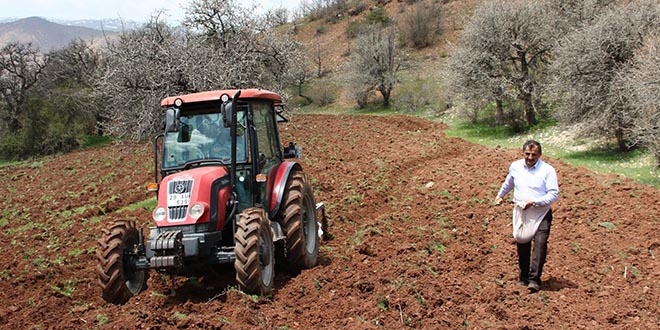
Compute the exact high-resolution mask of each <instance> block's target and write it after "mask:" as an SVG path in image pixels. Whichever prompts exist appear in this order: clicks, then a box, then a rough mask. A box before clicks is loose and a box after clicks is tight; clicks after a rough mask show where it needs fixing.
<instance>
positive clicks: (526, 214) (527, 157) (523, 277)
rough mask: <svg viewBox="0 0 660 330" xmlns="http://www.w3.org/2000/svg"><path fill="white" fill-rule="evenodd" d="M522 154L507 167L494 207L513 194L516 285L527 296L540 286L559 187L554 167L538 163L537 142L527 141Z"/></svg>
mask: <svg viewBox="0 0 660 330" xmlns="http://www.w3.org/2000/svg"><path fill="white" fill-rule="evenodd" d="M522 150H523V159H519V160H517V161H514V162H513V163H511V166H509V173H508V174H507V176H506V178H505V179H504V182H503V183H502V187H501V188H500V190H499V192H498V193H497V197H496V198H495V205H500V204H501V203H502V199H503V198H504V196H506V194H508V193H509V192H510V191H511V190H513V202H514V207H513V237H514V239H515V240H516V246H517V250H518V267H519V268H520V274H519V282H518V284H519V285H525V286H527V288H528V289H529V291H530V292H537V291H539V290H540V287H541V284H542V283H541V275H542V273H543V265H544V264H545V259H546V255H547V252H548V236H550V227H551V225H552V209H551V204H552V203H554V202H556V201H557V199H558V198H559V183H558V180H557V173H556V172H555V169H554V167H552V166H551V165H550V164H548V163H545V162H544V161H542V160H541V154H542V153H541V144H540V143H539V142H537V141H534V140H529V141H527V142H525V144H523V147H522ZM532 241H533V242H534V243H533V244H534V248H533V250H532ZM530 259H531V260H530ZM530 261H531V263H530Z"/></svg>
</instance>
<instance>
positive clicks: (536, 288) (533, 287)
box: [527, 281, 541, 293]
mask: <svg viewBox="0 0 660 330" xmlns="http://www.w3.org/2000/svg"><path fill="white" fill-rule="evenodd" d="M527 289H529V292H531V293H535V292H538V291H539V290H540V289H541V287H540V286H539V284H538V283H536V282H535V281H529V284H528V285H527Z"/></svg>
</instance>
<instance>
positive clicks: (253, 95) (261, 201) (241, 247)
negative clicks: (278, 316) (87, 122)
mask: <svg viewBox="0 0 660 330" xmlns="http://www.w3.org/2000/svg"><path fill="white" fill-rule="evenodd" d="M160 105H161V107H162V108H164V112H165V119H164V133H163V134H160V135H159V136H158V137H156V139H155V140H154V146H155V147H154V149H155V172H156V182H158V181H159V178H161V179H160V182H159V183H158V184H153V187H152V190H154V191H156V194H157V200H158V205H157V206H156V208H155V209H154V210H153V212H152V217H153V220H154V222H155V226H153V227H150V228H149V235H148V237H146V239H145V237H144V236H143V233H142V230H141V229H140V228H138V227H137V226H136V224H135V221H117V222H114V223H113V224H112V225H110V226H109V227H108V228H106V229H104V230H103V235H102V238H101V239H100V240H99V245H100V246H99V250H98V253H97V259H98V265H97V273H98V277H99V283H100V285H101V289H102V294H103V299H105V300H106V301H108V302H110V303H114V304H124V303H126V302H127V301H128V300H129V299H130V298H131V297H132V296H134V295H136V294H138V293H140V292H141V291H143V290H145V289H146V283H147V278H148V274H149V273H148V272H149V270H156V271H158V272H161V273H165V274H169V275H172V276H174V275H184V276H199V275H204V274H206V273H208V272H209V271H210V269H211V268H212V266H213V265H219V264H227V263H233V264H234V268H235V270H236V282H237V284H238V287H239V288H240V289H241V290H243V291H244V292H246V293H250V294H260V295H267V294H268V293H269V292H270V291H271V289H272V287H273V281H274V274H275V259H276V258H275V257H276V255H277V256H278V258H277V259H278V262H279V261H282V264H284V265H286V267H287V270H288V271H290V272H292V273H294V274H295V273H298V272H300V271H301V270H303V269H307V268H311V267H314V266H315V265H316V264H317V258H318V249H319V239H320V237H324V236H325V234H324V231H325V228H322V227H325V223H326V221H325V210H324V207H323V203H318V204H317V203H316V202H315V200H314V194H313V191H312V186H311V184H310V181H309V179H308V178H307V176H306V174H305V173H304V172H303V169H302V166H301V165H300V164H299V163H297V162H295V161H293V160H285V159H288V158H299V157H300V156H301V149H300V148H299V147H298V146H296V145H295V144H294V143H289V144H288V145H287V146H284V147H283V146H282V145H281V144H280V136H279V131H278V126H277V124H278V122H285V121H287V119H286V118H285V117H283V116H282V112H283V110H284V105H283V103H282V98H281V96H280V95H278V94H276V93H273V92H270V91H266V90H261V89H244V90H217V91H208V92H201V93H194V94H188V95H181V96H173V97H168V98H165V99H163V100H162V101H161V103H160ZM319 220H320V221H319ZM322 224H323V225H322Z"/></svg>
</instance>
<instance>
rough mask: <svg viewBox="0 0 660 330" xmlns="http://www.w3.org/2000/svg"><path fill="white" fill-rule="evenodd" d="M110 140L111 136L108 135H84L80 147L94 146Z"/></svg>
mask: <svg viewBox="0 0 660 330" xmlns="http://www.w3.org/2000/svg"><path fill="white" fill-rule="evenodd" d="M111 141H112V138H111V137H109V136H98V135H90V136H87V137H85V141H84V142H83V145H82V147H83V148H91V147H96V146H100V145H105V144H108V143H110V142H111Z"/></svg>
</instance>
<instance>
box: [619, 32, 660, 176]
mask: <svg viewBox="0 0 660 330" xmlns="http://www.w3.org/2000/svg"><path fill="white" fill-rule="evenodd" d="M659 58H660V30H656V31H655V32H654V34H653V35H650V36H648V38H646V41H645V43H644V46H643V47H641V48H640V49H638V50H637V51H636V53H635V61H634V62H633V63H632V64H631V66H630V68H628V69H627V70H626V71H625V72H624V73H623V74H622V75H621V76H620V77H618V78H617V80H618V81H619V84H617V85H618V86H622V94H625V95H628V96H629V98H628V99H629V100H630V105H631V109H630V114H629V115H630V117H631V118H633V125H632V127H631V129H630V135H631V140H632V143H634V144H640V145H643V146H645V147H647V148H648V149H649V151H650V152H651V153H652V154H653V156H654V157H655V164H656V167H660V61H658V59H659Z"/></svg>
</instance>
